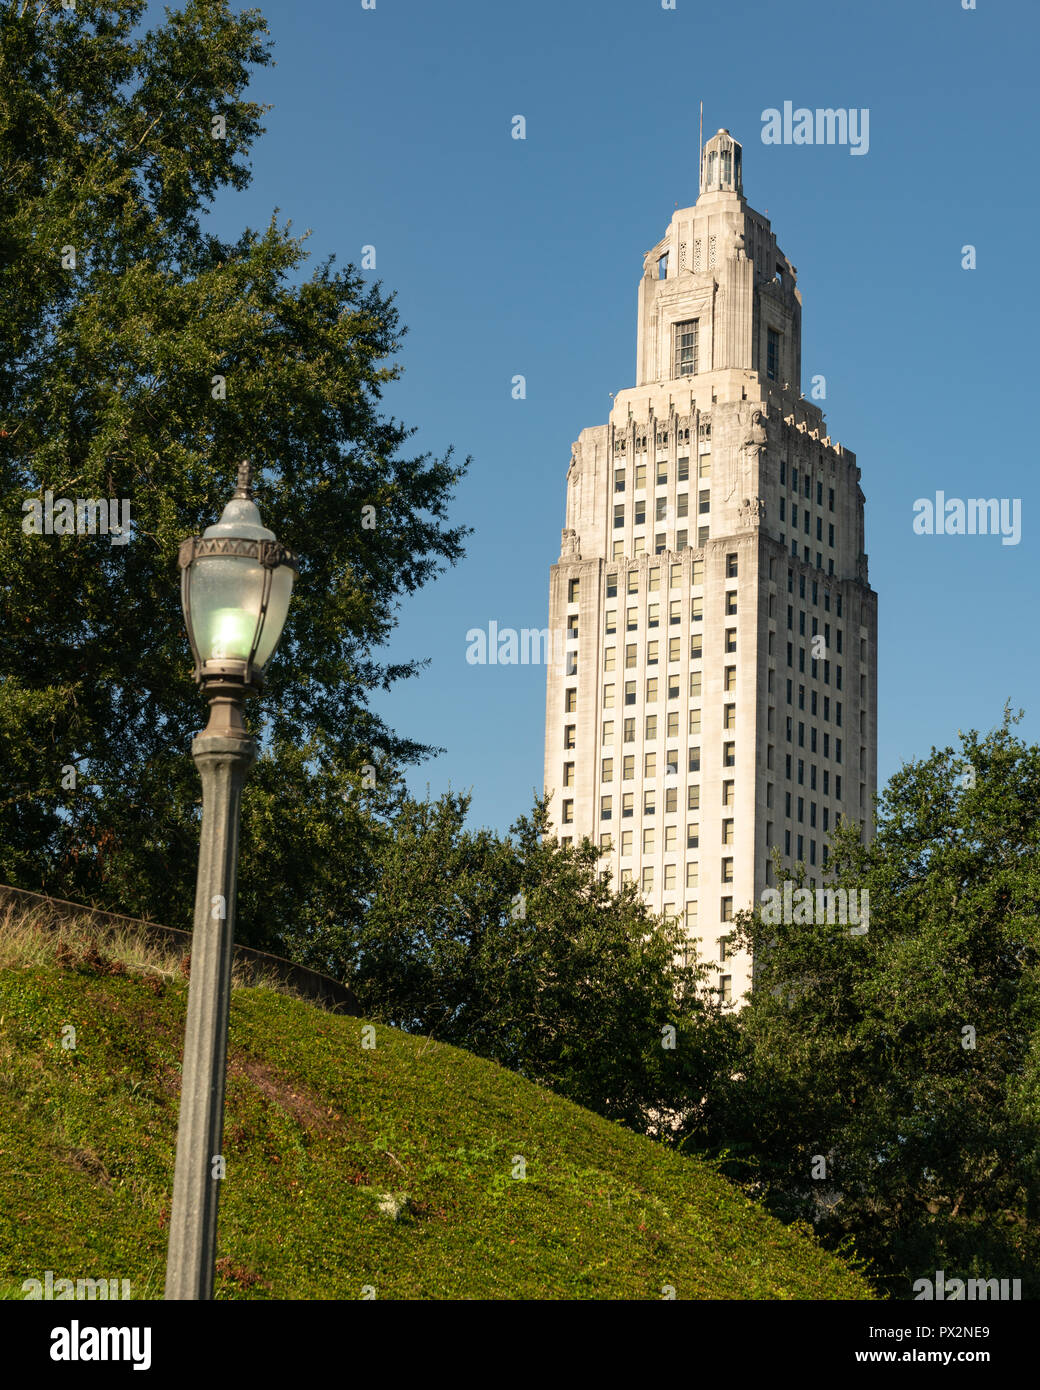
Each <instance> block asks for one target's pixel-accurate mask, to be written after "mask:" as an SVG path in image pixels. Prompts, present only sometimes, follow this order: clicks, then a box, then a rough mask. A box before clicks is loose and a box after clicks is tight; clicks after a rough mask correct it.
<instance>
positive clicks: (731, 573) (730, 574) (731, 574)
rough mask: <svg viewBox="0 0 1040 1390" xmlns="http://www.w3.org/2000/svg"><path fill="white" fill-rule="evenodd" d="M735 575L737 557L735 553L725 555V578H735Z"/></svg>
mask: <svg viewBox="0 0 1040 1390" xmlns="http://www.w3.org/2000/svg"><path fill="white" fill-rule="evenodd" d="M736 577H737V557H736V554H730V555H727V556H726V578H727V579H736Z"/></svg>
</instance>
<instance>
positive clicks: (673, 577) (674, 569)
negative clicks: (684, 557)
mask: <svg viewBox="0 0 1040 1390" xmlns="http://www.w3.org/2000/svg"><path fill="white" fill-rule="evenodd" d="M681 585H682V565H681V564H678V565H670V566H669V567H668V587H669V589H678V588H679V587H680V586H681Z"/></svg>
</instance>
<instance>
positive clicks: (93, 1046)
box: [0, 950, 872, 1300]
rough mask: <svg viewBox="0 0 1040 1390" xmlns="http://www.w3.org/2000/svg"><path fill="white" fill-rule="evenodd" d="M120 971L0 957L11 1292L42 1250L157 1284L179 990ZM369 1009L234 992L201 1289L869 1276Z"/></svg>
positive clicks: (508, 1293) (726, 1283) (809, 1292)
mask: <svg viewBox="0 0 1040 1390" xmlns="http://www.w3.org/2000/svg"><path fill="white" fill-rule="evenodd" d="M116 969H117V972H120V973H111V968H110V967H107V966H106V965H105V963H104V961H103V960H99V959H98V957H97V956H96V953H93V952H91V951H88V952H87V956H86V959H84V958H83V956H82V954H80V955H78V956H77V955H70V953H69V952H68V951H67V950H64V951H59V952H58V955H57V957H53V954H52V958H51V959H50V960H49V961H48V960H40V959H37V960H34V961H30V963H28V964H25V963H20V962H17V961H16V962H15V963H11V962H8V963H6V964H5V965H4V966H3V968H2V969H0V1293H2V1294H3V1296H6V1297H8V1298H10V1297H22V1296H23V1295H22V1293H21V1283H22V1280H24V1279H28V1278H38V1279H42V1278H43V1277H44V1272H45V1271H46V1270H51V1271H53V1274H54V1278H55V1279H59V1278H71V1279H76V1278H86V1277H91V1278H99V1279H100V1278H121V1279H130V1280H131V1282H132V1289H133V1296H134V1297H136V1298H155V1297H161V1296H162V1287H163V1275H164V1265H165V1257H166V1238H167V1223H168V1217H169V1195H170V1187H171V1179H172V1173H173V1159H174V1149H175V1143H176V1121H177V1101H178V1089H179V1068H180V1055H181V1045H182V1037H183V1028H184V1016H185V1009H186V1003H187V985H186V983H185V982H184V981H183V980H175V979H164V978H163V977H162V976H161V975H160V974H153V975H152V976H151V977H148V976H142V975H141V974H137V973H134V972H133V971H132V970H131V971H130V972H127V973H121V972H122V971H123V969H124V967H121V966H117V967H116ZM70 1024H71V1025H72V1026H73V1027H74V1028H75V1030H76V1039H75V1041H76V1047H75V1049H74V1050H73V1049H70V1048H63V1047H62V1038H63V1029H65V1028H66V1027H67V1025H70ZM364 1026H365V1025H364V1024H363V1023H362V1022H361V1021H360V1020H358V1019H353V1018H345V1017H341V1016H334V1015H331V1014H328V1013H326V1012H323V1011H321V1010H319V1009H317V1008H315V1007H313V1006H312V1005H310V1004H307V1003H305V1002H302V1001H300V1000H298V999H294V998H291V997H288V996H286V995H285V994H280V993H277V992H275V991H274V990H271V989H266V988H259V989H258V988H252V989H236V991H235V993H234V995H233V1003H232V1010H231V1043H230V1055H229V1076H228V1090H227V1115H226V1122H225V1141H224V1156H225V1159H226V1164H227V1176H226V1179H225V1182H224V1186H223V1188H222V1194H221V1208H220V1233H219V1250H218V1256H219V1260H218V1271H219V1279H218V1284H217V1297H219V1298H299V1299H304V1298H306V1299H319V1298H326V1299H327V1298H337V1299H348V1298H350V1299H356V1298H362V1297H372V1296H375V1297H378V1298H384V1299H385V1298H390V1299H403V1298H440V1299H474V1298H508V1299H521V1298H553V1299H564V1298H566V1299H590V1298H596V1299H620V1298H635V1299H655V1300H656V1299H660V1298H662V1297H665V1296H668V1295H667V1290H666V1287H665V1286H668V1285H670V1286H672V1288H674V1291H675V1294H674V1296H675V1297H676V1298H680V1299H703V1298H737V1299H744V1298H777V1299H779V1298H830V1299H840V1298H845V1299H848V1298H854V1299H859V1298H869V1297H871V1296H872V1295H871V1291H870V1289H869V1288H868V1286H867V1284H866V1283H865V1282H864V1280H863V1279H862V1278H861V1277H860V1276H859V1275H858V1274H856V1273H853V1272H852V1271H850V1270H849V1269H848V1268H846V1267H845V1266H844V1265H843V1264H842V1263H841V1262H840V1261H838V1260H837V1259H835V1258H833V1257H832V1256H830V1255H829V1254H827V1253H825V1252H824V1251H822V1250H821V1249H819V1248H818V1247H817V1246H815V1245H814V1244H813V1243H812V1241H811V1240H809V1239H807V1238H804V1237H802V1236H801V1235H799V1234H797V1233H796V1232H794V1231H790V1230H787V1229H785V1228H784V1227H783V1226H781V1225H780V1224H779V1223H777V1222H776V1221H774V1220H772V1219H771V1218H770V1217H768V1216H767V1215H766V1214H764V1213H763V1212H762V1211H760V1210H758V1209H757V1208H756V1207H754V1206H753V1205H751V1204H750V1203H749V1202H748V1201H746V1200H745V1199H744V1198H743V1197H742V1196H741V1194H739V1193H738V1192H737V1191H736V1190H735V1189H734V1188H732V1187H731V1186H730V1185H729V1184H728V1183H726V1182H725V1181H724V1180H723V1179H721V1178H720V1177H718V1176H717V1175H716V1174H715V1173H713V1172H712V1171H711V1170H709V1169H708V1168H706V1167H704V1166H703V1165H702V1164H699V1163H697V1162H696V1161H693V1160H688V1159H683V1158H681V1157H680V1156H678V1155H676V1154H674V1153H672V1152H669V1151H667V1150H666V1149H664V1148H662V1147H660V1146H658V1145H655V1144H654V1143H652V1142H650V1141H648V1140H646V1139H642V1138H640V1137H639V1136H637V1135H634V1134H630V1133H628V1132H627V1131H625V1130H622V1129H620V1128H618V1127H617V1126H615V1125H613V1124H610V1123H609V1122H607V1121H606V1120H603V1119H601V1118H600V1117H599V1116H597V1115H593V1114H591V1113H590V1112H588V1111H585V1110H582V1109H580V1108H579V1107H577V1106H575V1105H572V1104H570V1103H569V1102H567V1101H565V1100H561V1099H559V1098H558V1097H556V1096H554V1095H552V1094H551V1093H549V1092H547V1091H544V1090H542V1089H540V1088H539V1087H537V1086H533V1085H531V1084H530V1083H528V1082H526V1081H524V1080H522V1079H521V1078H520V1077H518V1076H516V1075H514V1074H512V1073H511V1072H508V1071H505V1070H503V1069H502V1068H500V1067H497V1066H495V1065H493V1064H491V1063H488V1062H485V1061H482V1060H480V1059H478V1058H475V1057H473V1056H470V1055H469V1054H468V1053H465V1052H461V1051H459V1050H457V1049H455V1048H452V1047H446V1046H442V1045H440V1044H438V1043H435V1042H430V1041H427V1040H424V1039H422V1038H414V1037H410V1036H407V1035H405V1034H403V1033H399V1032H395V1031H393V1030H392V1029H389V1028H383V1027H379V1026H377V1027H376V1028H375V1044H376V1045H375V1047H372V1048H366V1047H363V1046H362V1042H363V1034H362V1030H363V1028H364ZM64 1036H65V1037H69V1036H70V1035H69V1034H67V1033H66V1034H64ZM520 1174H523V1175H524V1176H519V1175H520Z"/></svg>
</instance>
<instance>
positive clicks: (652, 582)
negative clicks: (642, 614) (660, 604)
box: [646, 565, 661, 594]
mask: <svg viewBox="0 0 1040 1390" xmlns="http://www.w3.org/2000/svg"><path fill="white" fill-rule="evenodd" d="M646 578H647V585H646V587H647V589H648V590H649V591H650V593H652V594H655V593H657V592H658V591H659V590H660V588H661V566H660V565H651V566H650V568H649V569H648V570H647V572H646Z"/></svg>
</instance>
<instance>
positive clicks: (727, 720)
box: [722, 705, 737, 729]
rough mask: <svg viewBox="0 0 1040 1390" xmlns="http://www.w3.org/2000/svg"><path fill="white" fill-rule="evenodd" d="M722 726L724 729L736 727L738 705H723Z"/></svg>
mask: <svg viewBox="0 0 1040 1390" xmlns="http://www.w3.org/2000/svg"><path fill="white" fill-rule="evenodd" d="M722 727H723V728H724V729H735V728H736V727H737V707H736V705H723V707H722Z"/></svg>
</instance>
